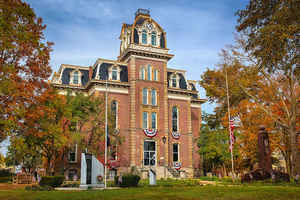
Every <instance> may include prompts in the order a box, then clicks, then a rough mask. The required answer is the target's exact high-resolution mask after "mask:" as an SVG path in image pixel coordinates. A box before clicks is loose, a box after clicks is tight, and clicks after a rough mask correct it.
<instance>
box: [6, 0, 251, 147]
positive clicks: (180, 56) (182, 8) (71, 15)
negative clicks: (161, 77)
mask: <svg viewBox="0 0 300 200" xmlns="http://www.w3.org/2000/svg"><path fill="white" fill-rule="evenodd" d="M25 2H27V3H29V5H30V6H31V7H32V8H33V9H34V12H35V13H36V15H37V16H38V17H41V18H42V19H43V22H44V24H46V25H47V28H46V30H45V32H44V35H45V39H46V40H47V41H51V42H54V46H53V52H52V53H51V61H50V64H51V67H52V69H53V71H58V69H59V66H60V65H61V64H74V65H82V66H90V65H93V64H94V63H95V61H96V59H97V58H104V59H112V60H115V59H116V58H117V56H118V54H119V46H120V40H119V35H120V31H121V27H122V23H128V24H132V23H133V20H134V13H135V12H136V11H137V9H138V8H145V9H149V10H150V15H151V17H152V18H153V19H154V20H155V21H156V22H157V23H158V24H160V25H161V27H162V28H163V29H164V30H165V32H166V33H167V48H169V49H170V51H169V53H171V54H174V55H175V56H174V57H173V58H172V59H171V60H170V61H169V62H168V67H170V68H175V69H183V70H186V71H187V79H189V80H200V79H201V74H203V72H204V71H205V70H206V69H207V68H214V67H215V65H216V64H217V63H218V62H219V56H218V54H219V52H220V51H221V49H222V48H224V47H225V45H228V44H233V43H234V33H235V26H236V23H237V17H236V16H235V12H236V11H237V10H238V9H243V8H245V6H246V4H247V3H248V1H247V0H191V1H188V0H186V1H183V0H148V1H144V0H25ZM198 89H199V91H200V97H201V98H205V91H204V89H202V88H200V87H199V86H198ZM213 109H214V105H213V104H209V103H205V104H203V106H202V110H204V111H205V112H209V113H212V112H213ZM2 151H3V150H2Z"/></svg>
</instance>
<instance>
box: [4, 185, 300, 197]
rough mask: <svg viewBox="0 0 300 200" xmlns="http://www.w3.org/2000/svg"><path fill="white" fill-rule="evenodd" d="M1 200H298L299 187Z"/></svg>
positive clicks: (13, 193) (19, 193) (16, 193)
mask: <svg viewBox="0 0 300 200" xmlns="http://www.w3.org/2000/svg"><path fill="white" fill-rule="evenodd" d="M0 199H1V200H21V199H22V200H23V199H24V200H27V199H28V200H52V199H53V200H62V199H67V200H79V199H80V200H100V199H105V200H110V199H114V200H127V199H128V200H135V199H138V200H147V199H156V200H164V199H176V200H187V199H189V200H195V199H201V200H208V199H209V200H229V199H230V200H256V199H257V200H281V199H282V200H294V199H295V200H296V199H300V187H294V186H254V185H253V186H252V185H250V186H178V187H177V186H172V187H166V186H159V187H138V188H130V189H127V188H125V189H116V190H105V191H101V190H96V191H95V190H89V191H39V192H33V191H25V190H9V191H3V190H2V191H0Z"/></svg>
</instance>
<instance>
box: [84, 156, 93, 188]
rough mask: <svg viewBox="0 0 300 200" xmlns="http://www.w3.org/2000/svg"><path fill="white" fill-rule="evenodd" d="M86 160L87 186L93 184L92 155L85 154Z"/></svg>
mask: <svg viewBox="0 0 300 200" xmlns="http://www.w3.org/2000/svg"><path fill="white" fill-rule="evenodd" d="M85 159H86V184H92V155H91V154H85Z"/></svg>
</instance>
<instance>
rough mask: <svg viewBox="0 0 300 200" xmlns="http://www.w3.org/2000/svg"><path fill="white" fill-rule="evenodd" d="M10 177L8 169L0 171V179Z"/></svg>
mask: <svg viewBox="0 0 300 200" xmlns="http://www.w3.org/2000/svg"><path fill="white" fill-rule="evenodd" d="M12 175H13V174H12V173H11V172H10V170H9V169H0V177H8V176H12Z"/></svg>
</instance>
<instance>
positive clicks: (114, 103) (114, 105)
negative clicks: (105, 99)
mask: <svg viewBox="0 0 300 200" xmlns="http://www.w3.org/2000/svg"><path fill="white" fill-rule="evenodd" d="M117 112H118V103H117V101H112V102H111V114H112V118H113V127H115V128H117V127H118V124H117V123H118V114H117Z"/></svg>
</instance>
